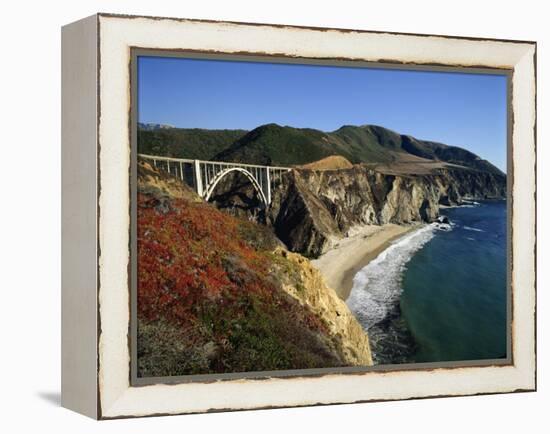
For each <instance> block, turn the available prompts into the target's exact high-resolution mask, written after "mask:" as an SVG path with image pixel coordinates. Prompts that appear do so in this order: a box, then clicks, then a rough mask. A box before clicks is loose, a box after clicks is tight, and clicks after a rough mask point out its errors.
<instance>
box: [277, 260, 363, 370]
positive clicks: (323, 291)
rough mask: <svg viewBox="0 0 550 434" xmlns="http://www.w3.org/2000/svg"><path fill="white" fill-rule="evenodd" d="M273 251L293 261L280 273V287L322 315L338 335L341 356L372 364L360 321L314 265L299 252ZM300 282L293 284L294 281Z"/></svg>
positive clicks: (358, 364) (354, 362) (331, 332)
mask: <svg viewBox="0 0 550 434" xmlns="http://www.w3.org/2000/svg"><path fill="white" fill-rule="evenodd" d="M275 253H276V254H277V255H281V257H283V258H286V260H287V261H288V262H289V263H290V264H292V265H293V268H294V272H295V274H294V275H292V274H284V275H282V276H281V282H282V285H283V289H284V290H285V291H286V292H287V293H288V294H289V295H290V296H292V297H293V298H295V299H296V300H298V302H299V303H300V304H301V305H303V306H308V307H309V308H310V309H311V310H312V312H313V313H315V315H318V316H319V317H320V318H323V320H324V322H325V325H326V326H327V327H328V330H329V333H330V335H332V336H339V337H340V341H339V348H338V351H339V352H340V353H341V355H342V358H343V359H344V360H345V361H347V363H348V364H351V365H356V366H368V365H372V355H371V350H370V345H369V339H368V336H367V334H366V333H365V331H364V330H363V328H362V327H361V325H360V324H359V323H358V322H357V320H356V318H355V317H354V316H353V314H352V313H351V312H350V310H349V308H348V306H347V305H346V303H345V302H344V301H342V300H341V299H340V297H338V295H337V294H336V292H334V291H333V290H332V289H331V288H328V287H327V286H326V284H325V281H324V279H323V277H322V275H321V273H320V272H319V270H317V268H315V267H314V266H312V265H311V263H310V262H309V261H308V260H307V259H306V258H304V257H303V256H301V255H298V254H296V253H290V252H288V251H286V250H284V249H277V250H276V252H275ZM296 281H299V282H300V284H299V285H296V284H295V282H296Z"/></svg>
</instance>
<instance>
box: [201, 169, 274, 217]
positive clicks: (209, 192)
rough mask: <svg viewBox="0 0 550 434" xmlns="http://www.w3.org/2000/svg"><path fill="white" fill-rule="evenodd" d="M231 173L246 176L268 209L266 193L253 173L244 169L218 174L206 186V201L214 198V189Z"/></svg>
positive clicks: (229, 170)
mask: <svg viewBox="0 0 550 434" xmlns="http://www.w3.org/2000/svg"><path fill="white" fill-rule="evenodd" d="M231 172H240V173H242V174H243V175H245V176H246V177H247V178H248V180H249V181H250V183H251V184H252V186H253V187H254V189H255V190H256V192H257V193H258V194H259V195H260V200H261V201H262V203H263V204H264V206H266V207H267V206H268V205H269V203H268V201H267V198H266V196H265V193H264V191H263V190H262V187H261V186H260V184H259V183H258V181H257V180H256V178H255V177H254V175H252V173H250V172H249V171H248V170H246V169H244V168H242V167H229V168H227V169H224V170H222V171H221V172H219V173H218V174H216V176H215V177H214V178H213V179H212V181H210V183H209V184H208V185H207V186H206V192H205V194H204V200H205V201H207V202H208V201H209V200H210V197H211V196H212V193H213V192H214V189H215V188H216V186H217V185H218V183H219V182H220V181H221V180H222V179H223V178H224V177H225V176H226V175H228V174H229V173H231Z"/></svg>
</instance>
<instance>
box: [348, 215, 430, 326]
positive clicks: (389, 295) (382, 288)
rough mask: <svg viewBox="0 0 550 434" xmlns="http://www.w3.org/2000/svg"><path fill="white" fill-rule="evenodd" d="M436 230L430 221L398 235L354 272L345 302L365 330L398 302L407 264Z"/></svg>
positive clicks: (382, 317) (381, 318)
mask: <svg viewBox="0 0 550 434" xmlns="http://www.w3.org/2000/svg"><path fill="white" fill-rule="evenodd" d="M436 230H437V227H436V226H435V224H431V225H428V226H425V227H423V228H421V229H418V230H417V231H414V232H412V233H410V234H408V235H406V236H404V237H403V238H400V239H399V240H397V241H396V242H394V243H393V244H391V245H390V247H388V248H387V249H386V250H384V251H383V252H382V253H380V255H378V256H377V257H376V258H375V259H374V260H372V261H371V262H370V263H369V264H368V265H367V266H366V267H364V268H363V269H361V270H360V271H359V272H358V273H357V274H356V275H355V277H354V279H353V288H352V290H351V293H350V296H349V298H348V299H347V301H346V303H347V305H348V307H349V308H350V310H351V311H352V312H353V313H354V315H355V316H356V318H357V319H358V321H359V322H360V323H361V325H362V326H363V328H364V329H365V330H368V329H369V328H371V327H372V326H373V325H375V324H377V323H379V322H380V321H382V320H384V318H385V317H386V316H387V315H388V313H389V312H390V311H391V309H392V307H394V306H395V304H396V303H398V302H399V297H400V295H401V292H402V287H401V281H402V275H403V271H404V270H405V267H406V264H407V263H408V262H409V261H410V260H411V258H412V256H413V255H414V254H415V253H416V252H417V251H418V250H420V249H421V248H422V247H423V246H424V245H425V244H426V243H427V242H428V241H430V240H431V239H432V238H433V237H434V235H435V231H436Z"/></svg>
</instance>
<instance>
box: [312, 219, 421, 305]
mask: <svg viewBox="0 0 550 434" xmlns="http://www.w3.org/2000/svg"><path fill="white" fill-rule="evenodd" d="M418 227H419V226H418V225H407V226H401V225H396V224H386V225H382V226H376V225H369V226H363V227H361V228H360V229H358V230H357V231H356V232H354V233H353V234H352V235H351V236H349V237H347V238H344V239H342V240H340V241H339V242H338V243H337V244H336V245H335V246H334V247H333V248H332V249H331V250H329V251H328V252H326V253H324V254H323V255H322V256H320V257H319V258H318V259H315V260H313V261H311V262H312V263H313V265H315V266H316V267H317V268H318V269H319V270H320V271H321V273H322V274H323V276H324V277H325V281H326V282H327V284H328V285H329V286H330V287H331V288H334V290H335V291H336V292H337V293H338V295H339V296H340V298H341V299H342V300H346V299H347V298H348V297H349V294H350V292H351V289H352V287H353V277H354V276H355V275H356V274H357V272H358V271H359V270H361V268H363V267H365V266H366V265H367V264H368V263H369V262H370V261H372V260H373V259H374V258H376V257H377V256H378V255H379V254H380V253H381V252H382V251H384V250H385V249H386V248H387V247H388V246H389V245H390V243H391V242H392V241H393V240H395V239H397V238H400V237H401V236H403V235H404V234H406V233H407V232H410V231H412V230H414V229H418Z"/></svg>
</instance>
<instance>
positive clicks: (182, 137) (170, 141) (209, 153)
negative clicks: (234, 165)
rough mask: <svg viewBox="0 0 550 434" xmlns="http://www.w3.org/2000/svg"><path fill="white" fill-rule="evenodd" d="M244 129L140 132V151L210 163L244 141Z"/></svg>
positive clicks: (144, 130) (154, 130) (152, 130)
mask: <svg viewBox="0 0 550 434" xmlns="http://www.w3.org/2000/svg"><path fill="white" fill-rule="evenodd" d="M245 133H246V131H243V130H205V129H200V128H155V129H142V128H140V129H138V152H139V153H141V154H150V155H162V156H165V157H175V158H197V159H200V160H207V159H209V158H212V157H213V156H214V155H216V154H217V153H219V152H221V151H222V150H224V149H226V148H228V147H229V146H230V145H231V144H232V143H234V142H235V141H236V140H238V139H239V138H241V137H242V136H243V135H244V134H245Z"/></svg>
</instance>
